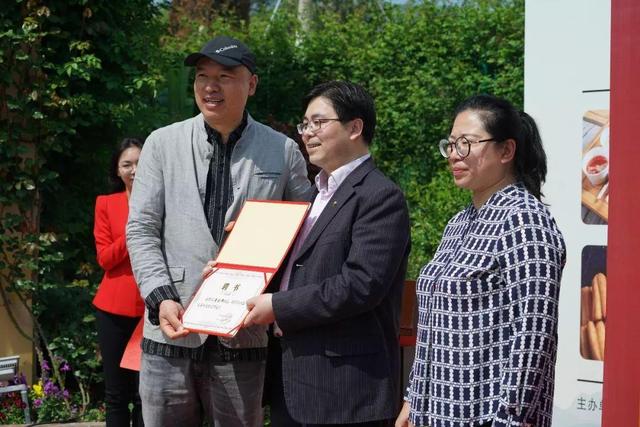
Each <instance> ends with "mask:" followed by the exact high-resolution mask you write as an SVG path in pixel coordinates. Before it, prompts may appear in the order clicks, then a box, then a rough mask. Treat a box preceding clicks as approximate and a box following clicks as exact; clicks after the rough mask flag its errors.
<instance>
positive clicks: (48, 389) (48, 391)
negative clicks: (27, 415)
mask: <svg viewBox="0 0 640 427" xmlns="http://www.w3.org/2000/svg"><path fill="white" fill-rule="evenodd" d="M59 391H60V389H59V388H58V386H56V385H55V384H54V383H53V381H51V380H50V379H47V382H46V383H44V394H45V396H51V395H52V394H58V392H59Z"/></svg>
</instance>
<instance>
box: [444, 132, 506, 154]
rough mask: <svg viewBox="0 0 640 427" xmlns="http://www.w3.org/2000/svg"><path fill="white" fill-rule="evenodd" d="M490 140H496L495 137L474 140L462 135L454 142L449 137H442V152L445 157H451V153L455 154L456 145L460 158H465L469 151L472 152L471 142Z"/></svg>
mask: <svg viewBox="0 0 640 427" xmlns="http://www.w3.org/2000/svg"><path fill="white" fill-rule="evenodd" d="M489 141H495V139H493V138H488V139H480V140H478V141H472V140H470V139H467V138H466V137H464V136H461V137H460V138H458V139H456V140H455V141H453V142H451V141H449V140H448V139H441V140H440V143H439V147H440V154H442V156H443V157H444V158H445V159H448V158H449V157H451V154H453V147H456V152H457V153H458V155H459V156H460V158H462V159H464V158H465V157H467V156H468V155H469V153H471V144H479V143H481V142H489Z"/></svg>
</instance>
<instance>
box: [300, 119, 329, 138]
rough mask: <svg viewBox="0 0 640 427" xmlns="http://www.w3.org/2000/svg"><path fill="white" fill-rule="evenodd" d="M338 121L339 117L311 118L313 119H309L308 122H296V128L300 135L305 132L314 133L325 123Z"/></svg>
mask: <svg viewBox="0 0 640 427" xmlns="http://www.w3.org/2000/svg"><path fill="white" fill-rule="evenodd" d="M339 121H340V119H313V120H309V121H308V122H302V123H298V124H297V125H296V129H298V133H299V134H300V135H302V134H304V133H305V132H309V133H316V132H318V131H319V130H320V129H322V126H323V125H324V124H325V123H328V122H339Z"/></svg>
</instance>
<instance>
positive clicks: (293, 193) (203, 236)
mask: <svg viewBox="0 0 640 427" xmlns="http://www.w3.org/2000/svg"><path fill="white" fill-rule="evenodd" d="M212 152H213V147H212V146H211V144H210V143H209V142H208V141H207V133H206V130H205V127H204V118H203V116H202V114H200V115H198V116H196V117H193V118H191V119H187V120H185V121H183V122H178V123H174V124H171V125H169V126H166V127H163V128H161V129H158V130H156V131H154V132H153V133H152V134H151V135H150V136H149V138H147V141H146V143H145V145H144V148H143V149H142V153H141V155H140V161H139V165H138V168H137V171H136V177H135V183H134V186H133V191H132V194H131V199H130V200H129V221H128V223H127V248H128V249H129V256H130V258H131V265H132V267H133V272H134V275H135V278H136V281H137V283H138V286H139V288H140V293H141V295H142V297H143V298H146V297H147V296H148V295H149V294H150V293H151V292H152V291H153V290H154V289H155V288H158V287H160V286H168V285H172V286H174V287H175V289H176V291H177V293H178V295H180V299H181V302H182V305H183V306H186V305H187V304H188V302H189V300H190V298H191V297H192V295H193V294H194V292H195V290H196V287H197V286H198V284H199V281H200V275H201V272H202V268H203V267H204V265H205V264H206V262H207V261H208V260H210V259H214V258H215V257H216V256H217V254H218V246H217V244H216V243H215V241H214V240H213V237H212V236H211V232H210V230H209V227H208V225H207V219H206V217H205V213H204V207H203V204H204V200H205V191H206V184H207V172H208V169H209V158H210V156H211V154H212ZM231 163H232V165H231V181H232V186H233V203H232V204H231V206H230V207H229V209H228V210H227V212H226V217H225V222H226V223H228V222H229V221H232V220H234V219H235V218H236V217H237V215H238V213H239V211H240V208H241V207H242V205H243V203H244V201H245V200H247V199H269V200H308V199H309V198H310V196H311V191H312V190H311V185H310V182H309V181H308V179H307V170H306V165H305V161H304V158H303V157H302V154H301V153H300V150H299V149H298V147H297V145H296V143H295V142H294V141H293V140H291V139H289V138H287V137H286V136H285V135H283V134H281V133H279V132H276V131H274V130H273V129H271V128H270V127H268V126H265V125H263V124H261V123H258V122H256V121H255V120H253V119H252V118H251V116H248V117H247V126H246V128H245V129H244V131H243V133H242V136H241V137H240V139H239V140H238V141H237V142H236V145H235V147H234V149H233V153H232V156H231ZM144 319H145V321H144V337H145V338H148V339H151V340H153V341H157V342H160V343H166V344H171V345H178V346H184V347H197V346H200V345H201V344H202V343H203V342H204V340H205V338H206V337H207V336H206V335H203V334H189V335H188V336H187V337H185V338H180V339H176V340H170V339H168V338H167V337H166V336H165V335H164V334H163V333H162V331H161V330H160V328H159V326H155V325H152V324H151V323H150V322H149V319H148V312H147V313H145V316H144ZM221 341H222V342H223V343H224V344H225V345H227V346H228V347H231V348H252V347H264V346H266V343H267V336H266V334H265V328H264V327H251V328H248V329H241V330H240V332H238V334H237V335H236V336H235V337H234V338H231V339H228V340H221Z"/></svg>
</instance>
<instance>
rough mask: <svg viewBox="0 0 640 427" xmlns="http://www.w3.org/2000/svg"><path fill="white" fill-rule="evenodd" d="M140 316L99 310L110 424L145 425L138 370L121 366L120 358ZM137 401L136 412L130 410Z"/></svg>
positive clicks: (111, 426)
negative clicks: (128, 315) (120, 314)
mask: <svg viewBox="0 0 640 427" xmlns="http://www.w3.org/2000/svg"><path fill="white" fill-rule="evenodd" d="M139 320H140V318H139V317H127V316H119V315H117V314H111V313H107V312H104V311H102V310H98V309H96V324H97V327H98V344H99V345H100V353H102V371H103V373H104V403H105V406H106V418H107V427H129V426H130V425H133V427H141V426H143V425H144V423H143V422H142V410H141V405H140V396H139V395H138V373H137V372H136V371H131V370H129V369H123V368H121V367H120V359H122V354H123V353H124V349H125V347H126V346H127V342H128V341H129V338H130V337H131V334H132V333H133V330H134V329H135V328H136V325H137V324H138V321H139ZM129 404H133V411H130V410H129Z"/></svg>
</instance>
